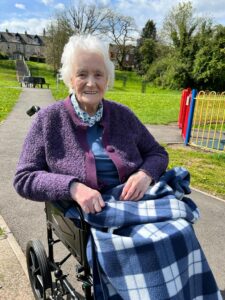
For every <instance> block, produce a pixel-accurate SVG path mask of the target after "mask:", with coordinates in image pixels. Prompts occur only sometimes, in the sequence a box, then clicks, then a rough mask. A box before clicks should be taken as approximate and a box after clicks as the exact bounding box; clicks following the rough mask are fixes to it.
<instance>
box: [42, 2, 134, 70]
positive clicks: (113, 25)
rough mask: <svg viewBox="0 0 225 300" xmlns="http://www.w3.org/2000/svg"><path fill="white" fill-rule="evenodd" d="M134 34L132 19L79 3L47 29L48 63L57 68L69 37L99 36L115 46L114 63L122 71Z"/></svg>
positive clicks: (102, 8)
mask: <svg viewBox="0 0 225 300" xmlns="http://www.w3.org/2000/svg"><path fill="white" fill-rule="evenodd" d="M135 30H136V25H135V22H134V19H133V18H131V17H126V16H123V15H121V14H118V13H116V12H114V11H113V10H112V9H109V8H104V7H100V6H99V7H98V6H96V5H94V4H91V5H90V4H84V2H79V3H78V4H77V5H76V4H74V5H73V6H70V7H69V8H68V10H67V11H66V12H61V13H59V14H57V15H56V16H55V19H54V20H53V21H52V22H51V25H50V26H49V27H48V28H47V32H46V36H47V38H46V48H47V51H46V55H47V62H48V63H50V64H51V65H53V67H54V70H57V69H58V68H59V66H60V58H61V55H62V51H63V47H64V45H65V43H66V42H67V40H68V38H69V36H71V35H72V34H96V35H99V34H101V35H102V36H103V35H104V36H106V37H107V38H109V39H110V40H111V42H112V43H113V44H114V45H116V60H117V62H118V65H119V67H120V68H121V69H123V68H124V67H125V58H126V55H127V53H128V51H129V45H128V43H129V42H132V41H133V40H134V38H133V36H132V34H133V32H134V31H135Z"/></svg>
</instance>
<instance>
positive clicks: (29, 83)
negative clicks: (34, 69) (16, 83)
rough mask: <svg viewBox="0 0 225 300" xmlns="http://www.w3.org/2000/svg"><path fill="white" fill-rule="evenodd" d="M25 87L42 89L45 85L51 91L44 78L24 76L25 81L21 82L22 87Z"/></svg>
mask: <svg viewBox="0 0 225 300" xmlns="http://www.w3.org/2000/svg"><path fill="white" fill-rule="evenodd" d="M23 84H24V85H25V86H26V87H33V88H35V87H41V88H43V86H44V85H46V86H47V88H48V89H49V83H47V82H46V81H45V78H44V77H34V76H24V78H23V81H22V82H21V86H22V85H23Z"/></svg>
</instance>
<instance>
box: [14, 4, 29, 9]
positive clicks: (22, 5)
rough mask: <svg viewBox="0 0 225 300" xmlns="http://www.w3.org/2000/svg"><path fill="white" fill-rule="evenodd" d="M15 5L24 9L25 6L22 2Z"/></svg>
mask: <svg viewBox="0 0 225 300" xmlns="http://www.w3.org/2000/svg"><path fill="white" fill-rule="evenodd" d="M15 7H16V8H19V9H26V6H25V5H24V4H22V3H16V4H15Z"/></svg>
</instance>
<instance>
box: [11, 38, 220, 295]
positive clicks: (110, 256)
mask: <svg viewBox="0 0 225 300" xmlns="http://www.w3.org/2000/svg"><path fill="white" fill-rule="evenodd" d="M61 72H62V77H63V80H64V82H65V84H66V85H67V86H68V87H69V90H70V93H71V94H70V96H69V97H68V98H67V99H65V100H64V101H58V102H56V103H55V104H53V105H50V106H49V107H47V108H45V109H41V110H40V112H39V113H38V115H37V117H36V119H35V121H34V123H33V125H32V127H31V129H30V131H29V133H28V135H27V138H26V140H25V143H24V146H23V151H22V154H21V156H20V160H19V164H18V167H17V171H16V175H15V180H14V185H15V188H16V190H17V191H18V193H19V194H20V195H21V196H22V197H25V198H29V199H32V200H37V201H52V202H55V203H62V202H65V200H66V201H70V203H71V201H75V202H77V203H78V204H79V205H80V207H81V208H82V209H83V211H84V216H85V220H86V221H87V222H89V224H90V225H91V233H92V234H91V236H92V238H93V239H90V240H89V243H88V247H87V257H88V259H89V263H90V265H91V267H92V270H93V277H94V282H95V284H94V289H95V299H101V300H102V299H118V300H119V299H140V300H141V299H146V300H147V299H154V300H158V299H174V300H176V299H186V300H190V299H200V298H201V299H222V298H221V295H220V293H219V291H218V288H217V286H216V283H215V280H214V277H213V275H212V272H211V270H210V268H209V266H208V264H207V261H206V259H205V256H204V253H203V252H202V250H201V247H200V245H199V243H198V240H197V238H196V237H195V235H194V231H193V229H192V223H193V222H195V221H196V220H197V218H198V209H197V207H196V206H195V205H194V203H192V202H191V200H190V199H189V200H188V199H184V200H182V198H181V197H180V195H181V193H180V192H181V191H182V189H181V188H178V190H177V191H178V193H173V191H171V187H170V186H169V188H168V186H167V185H166V183H168V182H169V181H170V182H171V183H172V184H171V186H175V187H176V186H177V183H179V184H182V179H185V176H186V175H187V174H186V173H187V172H186V173H185V172H184V171H183V170H182V169H181V170H180V169H179V168H178V169H177V173H178V174H177V178H178V180H177V182H176V180H174V178H175V179H176V176H175V177H174V174H173V173H170V171H168V172H166V173H165V174H164V175H163V177H160V176H161V175H162V174H163V173H164V171H165V170H166V167H167V164H168V155H167V153H166V151H165V150H164V148H163V147H161V146H160V145H159V144H158V143H157V142H156V141H155V139H154V138H153V136H152V135H151V134H150V133H149V131H148V130H147V129H146V127H145V126H144V125H143V124H142V123H141V122H140V121H139V120H138V118H137V117H136V116H135V115H134V114H133V113H132V112H131V111H130V110H129V109H128V108H127V107H125V106H123V105H121V104H118V103H115V102H112V101H109V100H105V99H104V94H105V92H106V90H107V88H108V87H109V86H112V84H113V78H114V67H113V64H112V63H111V61H110V59H109V52H108V48H107V47H106V46H105V45H104V44H103V43H102V42H101V41H100V40H98V39H97V38H95V37H92V36H87V37H84V36H73V37H71V38H70V40H69V42H68V44H67V45H66V46H65V48H64V52H63V55H62V70H61ZM159 178H160V181H159ZM153 183H155V185H154V186H153V187H152V188H150V185H151V186H152V184H153ZM184 183H185V180H184ZM185 189H186V188H185V185H184V190H185ZM118 191H119V192H118ZM177 195H178V196H179V197H177ZM118 200H120V201H118ZM138 200H140V201H138ZM67 203H68V202H67ZM72 207H73V205H72ZM73 213H74V208H72V214H73ZM65 214H66V213H65ZM67 216H68V217H69V215H67ZM106 228H108V230H107V231H106V230H105V229H106ZM102 229H104V230H102ZM92 241H94V242H92ZM92 253H96V254H95V255H92ZM95 256H96V261H97V264H99V265H100V268H96V264H94V263H93V261H94V260H95ZM115 266H116V267H115ZM97 273H98V276H100V277H101V280H100V282H101V287H100V286H99V285H98V284H97V283H96V281H95V278H97V277H96V275H95V274H97ZM103 294H104V295H103Z"/></svg>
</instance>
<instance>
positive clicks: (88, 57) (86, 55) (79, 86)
mask: <svg viewBox="0 0 225 300" xmlns="http://www.w3.org/2000/svg"><path fill="white" fill-rule="evenodd" d="M107 81H108V78H107V71H106V67H105V64H104V61H103V58H102V57H101V55H99V54H96V53H90V52H81V51H80V52H78V54H77V56H76V62H75V64H74V75H73V77H72V79H71V82H72V87H73V90H74V92H75V94H76V98H77V101H78V102H79V105H80V107H81V108H82V109H83V110H84V111H86V112H87V113H89V114H90V115H93V114H95V112H96V111H97V108H98V105H99V103H100V101H101V100H102V98H103V96H104V93H105V91H106V87H107Z"/></svg>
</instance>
